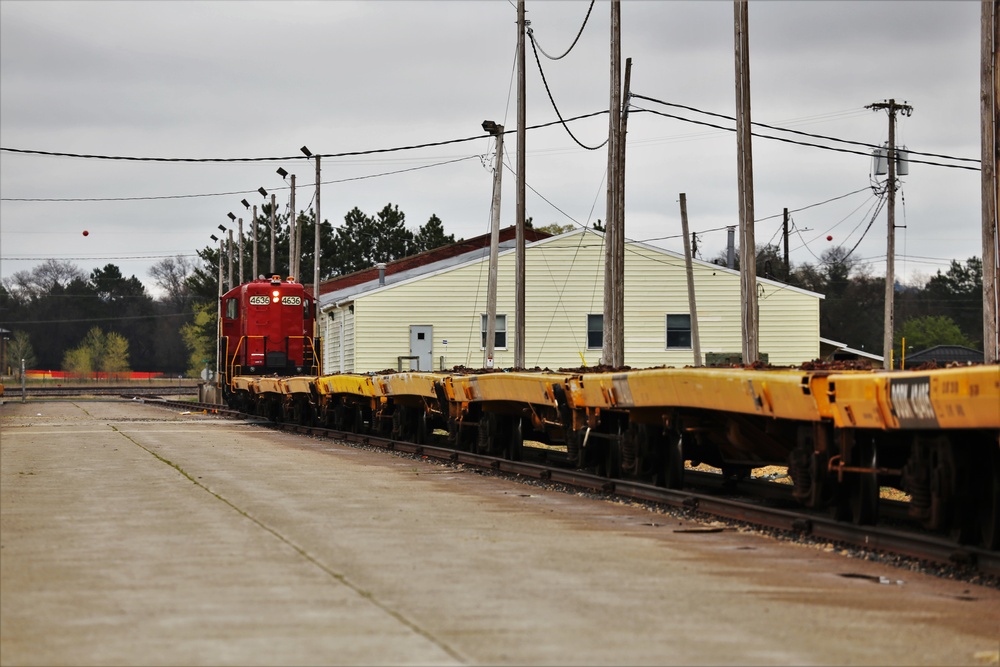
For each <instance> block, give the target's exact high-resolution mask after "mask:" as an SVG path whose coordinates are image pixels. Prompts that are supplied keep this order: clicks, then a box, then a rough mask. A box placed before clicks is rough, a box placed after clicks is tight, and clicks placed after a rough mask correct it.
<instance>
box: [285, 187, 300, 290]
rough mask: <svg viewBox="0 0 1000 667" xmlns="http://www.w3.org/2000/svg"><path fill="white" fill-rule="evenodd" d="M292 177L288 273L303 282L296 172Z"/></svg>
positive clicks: (289, 203) (289, 199)
mask: <svg viewBox="0 0 1000 667" xmlns="http://www.w3.org/2000/svg"><path fill="white" fill-rule="evenodd" d="M290 176H291V177H292V186H291V187H292V189H291V191H290V192H289V195H288V205H289V207H290V208H291V209H292V213H291V217H290V218H289V219H288V275H290V276H294V277H295V279H296V280H298V281H299V282H302V277H301V276H300V275H299V258H298V247H299V244H298V240H297V239H298V230H297V229H296V228H295V174H290Z"/></svg>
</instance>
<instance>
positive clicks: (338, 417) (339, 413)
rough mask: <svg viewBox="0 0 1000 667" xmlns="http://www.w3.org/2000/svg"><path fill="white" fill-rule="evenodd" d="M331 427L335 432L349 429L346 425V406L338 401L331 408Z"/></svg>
mask: <svg viewBox="0 0 1000 667" xmlns="http://www.w3.org/2000/svg"><path fill="white" fill-rule="evenodd" d="M332 426H333V428H334V430H336V431H346V430H347V429H348V427H349V424H348V423H347V406H345V405H344V404H343V403H341V402H339V401H338V402H337V404H336V405H335V406H333V424H332Z"/></svg>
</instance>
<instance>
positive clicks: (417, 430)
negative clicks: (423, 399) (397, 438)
mask: <svg viewBox="0 0 1000 667" xmlns="http://www.w3.org/2000/svg"><path fill="white" fill-rule="evenodd" d="M428 433H429V430H428V429H427V412H425V411H424V410H423V408H420V412H419V413H417V416H416V419H415V420H414V426H413V442H415V443H417V444H418V445H423V444H426V443H427V434H428Z"/></svg>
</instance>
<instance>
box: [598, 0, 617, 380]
mask: <svg viewBox="0 0 1000 667" xmlns="http://www.w3.org/2000/svg"><path fill="white" fill-rule="evenodd" d="M620 110H621V4H620V3H619V1H618V0H613V2H612V3H611V95H610V101H609V103H608V111H609V113H608V191H607V205H606V211H607V214H606V216H605V217H606V218H607V219H606V220H605V221H604V244H605V246H604V320H603V323H604V331H603V338H604V340H603V346H602V350H601V360H602V362H603V363H604V364H607V365H609V366H614V365H615V360H616V359H617V357H618V353H617V351H618V344H619V342H618V341H617V340H616V339H615V334H616V330H615V321H616V317H617V315H616V312H615V281H616V280H617V279H618V276H617V275H615V257H616V256H617V248H616V246H615V242H616V236H617V234H616V226H617V221H616V218H617V217H618V196H617V192H618V141H619V138H620V135H619V132H620V127H621V113H620Z"/></svg>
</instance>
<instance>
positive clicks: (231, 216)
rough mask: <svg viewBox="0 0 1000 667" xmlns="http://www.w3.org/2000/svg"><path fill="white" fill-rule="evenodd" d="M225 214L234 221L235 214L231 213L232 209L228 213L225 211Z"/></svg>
mask: <svg viewBox="0 0 1000 667" xmlns="http://www.w3.org/2000/svg"><path fill="white" fill-rule="evenodd" d="M226 215H228V216H229V219H230V220H232V221H233V222H236V216H235V215H233V212H232V211H230V212H229V213H226Z"/></svg>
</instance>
